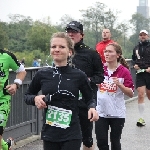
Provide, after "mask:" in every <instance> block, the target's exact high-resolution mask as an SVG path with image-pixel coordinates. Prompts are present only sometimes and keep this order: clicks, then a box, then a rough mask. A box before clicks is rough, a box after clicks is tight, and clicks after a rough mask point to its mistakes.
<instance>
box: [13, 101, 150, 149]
mask: <svg viewBox="0 0 150 150" xmlns="http://www.w3.org/2000/svg"><path fill="white" fill-rule="evenodd" d="M145 103H146V109H145V114H144V119H145V121H146V126H145V127H137V126H136V122H137V120H138V118H139V114H138V109H137V100H134V101H131V102H128V103H126V107H127V116H126V123H125V127H124V129H123V133H122V139H121V143H122V150H150V101H148V99H145ZM93 137H94V143H95V144H96V139H95V134H94V131H93ZM81 149H82V148H81ZM16 150H42V141H41V140H36V141H34V142H32V143H29V144H27V145H25V146H23V147H20V148H16ZM95 150H98V148H97V147H95Z"/></svg>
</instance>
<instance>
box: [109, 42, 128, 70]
mask: <svg viewBox="0 0 150 150" xmlns="http://www.w3.org/2000/svg"><path fill="white" fill-rule="evenodd" d="M109 45H111V46H113V47H114V49H115V51H116V53H117V54H120V56H119V58H118V59H117V62H120V64H122V65H123V66H124V67H126V68H127V69H129V65H128V63H127V62H126V60H125V58H124V57H123V56H122V48H121V46H120V45H119V44H117V43H115V42H114V43H109V44H108V45H107V46H109Z"/></svg>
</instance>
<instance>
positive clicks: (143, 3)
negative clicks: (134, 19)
mask: <svg viewBox="0 0 150 150" xmlns="http://www.w3.org/2000/svg"><path fill="white" fill-rule="evenodd" d="M137 13H139V14H141V15H143V17H145V18H147V19H148V18H149V6H148V0H139V6H137Z"/></svg>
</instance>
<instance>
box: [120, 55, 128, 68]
mask: <svg viewBox="0 0 150 150" xmlns="http://www.w3.org/2000/svg"><path fill="white" fill-rule="evenodd" d="M118 62H120V63H121V64H122V65H123V66H124V67H126V68H127V69H129V65H128V63H127V62H126V60H125V59H124V57H122V55H120V57H119V59H118Z"/></svg>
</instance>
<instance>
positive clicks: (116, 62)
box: [95, 43, 134, 150]
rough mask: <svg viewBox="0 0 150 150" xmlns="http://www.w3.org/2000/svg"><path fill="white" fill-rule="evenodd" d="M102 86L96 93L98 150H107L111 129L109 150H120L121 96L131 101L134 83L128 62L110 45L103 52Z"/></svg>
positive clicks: (119, 48) (116, 48) (122, 118)
mask: <svg viewBox="0 0 150 150" xmlns="http://www.w3.org/2000/svg"><path fill="white" fill-rule="evenodd" d="M104 56H105V60H106V66H104V72H105V73H104V77H105V79H104V82H103V83H101V84H100V85H99V90H98V92H97V107H96V108H97V111H98V114H99V116H100V119H99V120H98V121H97V122H95V132H96V138H97V146H98V148H99V149H100V150H109V145H108V130H109V126H110V128H111V134H110V139H111V150H121V143H120V139H121V133H122V129H123V126H124V123H125V113H126V107H125V100H124V94H125V95H127V96H129V97H133V89H134V85H133V80H132V77H131V74H130V71H129V67H128V65H127V62H126V61H125V59H124V58H123V57H122V50H121V47H120V46H119V45H118V44H116V43H110V44H108V45H107V46H106V48H105V50H104Z"/></svg>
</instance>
